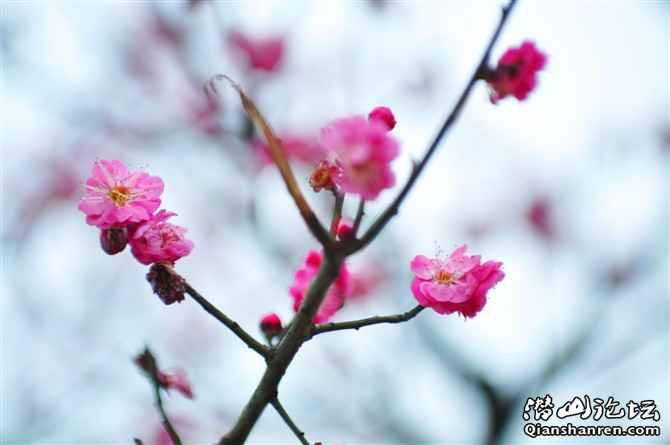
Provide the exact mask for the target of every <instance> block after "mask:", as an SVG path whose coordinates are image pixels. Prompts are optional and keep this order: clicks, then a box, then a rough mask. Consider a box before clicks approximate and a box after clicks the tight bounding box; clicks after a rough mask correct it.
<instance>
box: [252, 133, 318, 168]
mask: <svg viewBox="0 0 670 445" xmlns="http://www.w3.org/2000/svg"><path fill="white" fill-rule="evenodd" d="M279 139H280V140H281V145H282V147H283V148H284V155H285V156H286V158H287V159H289V160H295V161H298V162H302V163H303V164H308V165H315V164H316V163H318V162H319V161H320V160H322V159H323V158H325V157H326V151H325V150H324V149H323V148H322V147H321V146H320V145H319V144H318V143H317V142H316V141H314V140H312V139H311V138H309V137H304V136H298V135H295V134H283V135H282V136H281V137H280V138H279ZM251 148H252V150H253V151H254V152H255V154H256V157H257V158H258V163H259V165H260V166H261V167H264V166H266V165H270V164H272V163H273V162H274V161H273V160H272V156H271V155H270V148H269V147H268V146H267V144H266V143H265V141H264V140H262V139H260V138H255V139H253V140H252V141H251Z"/></svg>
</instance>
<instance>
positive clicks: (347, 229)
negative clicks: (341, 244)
mask: <svg viewBox="0 0 670 445" xmlns="http://www.w3.org/2000/svg"><path fill="white" fill-rule="evenodd" d="M353 236H354V226H352V225H351V223H350V222H349V221H346V220H344V219H340V221H339V222H338V223H337V237H338V238H339V239H341V240H347V239H351V238H352V237H353Z"/></svg>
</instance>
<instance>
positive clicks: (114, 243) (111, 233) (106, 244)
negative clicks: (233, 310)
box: [100, 227, 128, 255]
mask: <svg viewBox="0 0 670 445" xmlns="http://www.w3.org/2000/svg"><path fill="white" fill-rule="evenodd" d="M127 244H128V229H127V228H126V227H112V228H110V229H102V230H100V247H102V250H103V251H104V252H105V253H106V254H108V255H116V254H117V253H119V252H122V251H123V249H125V248H126V245H127Z"/></svg>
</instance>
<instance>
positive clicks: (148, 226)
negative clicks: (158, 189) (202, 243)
mask: <svg viewBox="0 0 670 445" xmlns="http://www.w3.org/2000/svg"><path fill="white" fill-rule="evenodd" d="M175 215H176V213H173V212H168V211H166V210H161V211H160V212H158V213H157V214H155V215H154V216H153V217H152V218H151V219H150V220H149V221H146V222H144V223H142V224H140V225H139V226H138V227H137V229H135V231H134V233H133V235H132V238H131V239H130V246H131V252H132V254H133V255H134V256H135V258H137V261H139V262H140V263H142V264H151V263H158V262H167V263H174V262H175V261H177V260H178V259H179V258H182V257H184V256H186V255H188V254H189V253H191V250H192V249H193V242H192V241H190V240H188V239H186V237H185V236H184V234H185V233H186V229H185V228H184V227H180V226H176V225H174V224H171V223H169V222H167V220H168V219H170V218H171V217H173V216H175Z"/></svg>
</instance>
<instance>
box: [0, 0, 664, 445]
mask: <svg viewBox="0 0 670 445" xmlns="http://www.w3.org/2000/svg"><path fill="white" fill-rule="evenodd" d="M501 5H502V3H501V2H500V1H495V0H494V1H485V0H478V1H476V2H466V1H438V0H434V1H421V2H418V1H417V2H410V1H406V2H391V1H384V0H375V1H372V0H370V1H349V2H309V1H291V2H282V1H250V2H211V1H206V0H201V1H195V0H191V1H176V0H175V1H153V2H150V1H133V2H112V1H96V2H89V1H53V2H50V1H23V2H19V1H8V2H4V3H3V4H2V6H0V9H1V11H2V16H1V19H0V47H1V51H2V92H1V94H2V97H1V100H2V107H1V109H0V112H1V113H2V119H1V121H2V188H3V192H2V201H3V205H2V214H3V218H2V266H3V267H2V268H3V274H2V282H1V283H0V286H1V288H0V289H1V293H2V298H1V299H0V308H1V311H2V320H1V326H2V360H1V363H2V364H1V365H0V369H1V371H2V377H1V379H0V385H1V386H0V390H1V393H2V404H1V406H0V410H1V412H0V415H1V416H0V436H2V442H3V443H7V444H10V443H11V444H56V443H58V444H97V443H100V444H103V443H104V444H122V443H123V444H126V443H131V440H132V438H133V437H139V438H141V439H142V440H143V441H144V443H145V444H152V445H153V444H156V445H158V444H166V443H168V442H166V439H165V437H164V436H163V435H161V432H160V431H161V430H160V423H159V419H158V415H157V413H156V412H155V410H154V408H153V399H152V394H151V389H150V387H149V385H148V384H147V381H146V379H145V378H144V377H142V376H141V375H140V373H139V371H138V370H137V368H136V367H135V366H134V365H133V364H132V358H133V356H134V355H136V354H137V353H138V352H139V351H140V350H141V349H142V348H143V346H144V345H145V344H148V345H149V346H150V347H151V348H152V350H153V351H154V352H155V354H156V355H157V356H158V359H159V362H160V364H161V366H163V367H165V368H168V369H169V368H183V369H185V370H186V371H187V373H188V375H189V377H190V379H191V382H192V385H193V390H194V392H195V396H196V398H195V400H194V401H190V400H186V399H183V398H181V397H179V396H168V397H166V399H167V400H166V406H167V411H168V413H169V414H170V415H171V416H172V417H174V418H175V419H176V424H177V427H178V429H179V430H180V431H181V432H182V436H183V438H184V439H185V440H186V442H187V443H212V442H214V441H215V440H216V439H218V438H219V437H220V436H221V435H222V434H223V433H224V432H225V431H227V430H228V429H229V427H230V426H231V425H232V423H233V422H234V421H235V420H236V418H237V416H238V414H239V413H240V410H241V408H242V407H243V405H244V404H245V403H246V401H247V400H248V398H249V396H250V394H251V392H252V391H253V389H254V388H255V386H256V384H257V382H258V380H259V378H260V376H261V374H262V372H263V370H264V363H263V361H262V360H261V359H260V358H259V357H258V356H257V355H256V354H255V353H253V352H252V351H250V350H249V349H247V347H246V346H245V345H243V344H242V343H241V342H240V341H239V340H237V338H235V337H234V336H233V335H232V334H231V333H230V332H229V331H227V330H226V329H224V328H223V327H222V326H221V325H219V324H218V323H217V322H216V321H215V320H214V319H212V318H211V317H210V316H209V315H207V314H206V313H204V312H203V311H202V309H201V308H200V307H199V306H197V305H196V304H195V303H194V302H193V301H192V300H190V299H189V298H187V299H186V300H185V301H184V302H182V303H181V304H174V305H171V306H165V305H163V304H162V303H161V302H160V300H159V299H158V298H157V297H156V296H155V295H152V292H151V289H150V287H149V284H148V283H147V282H146V280H145V274H146V272H147V270H146V267H144V266H142V265H140V264H139V263H138V262H137V261H135V260H134V259H133V258H132V256H131V255H130V253H129V252H127V251H126V252H124V253H123V254H120V255H116V256H113V257H110V256H107V255H105V254H104V253H103V252H101V249H100V247H99V241H98V230H97V229H95V228H93V227H90V226H87V225H86V224H85V222H84V215H83V214H82V213H80V212H79V211H78V210H77V201H78V199H79V197H80V196H81V195H82V192H83V185H82V184H83V181H84V180H85V178H86V177H87V176H88V174H89V172H90V169H91V167H92V165H93V162H94V161H95V160H96V159H100V158H103V159H105V158H106V159H110V158H116V159H120V160H123V161H124V162H126V163H127V164H128V165H129V166H130V167H131V169H140V168H141V169H146V170H147V171H149V172H150V173H151V174H154V175H159V176H161V177H162V178H163V179H164V181H165V192H164V194H163V207H165V208H168V209H170V210H173V211H175V212H177V213H178V216H177V217H176V218H175V219H174V222H175V223H177V224H179V225H183V226H185V227H188V229H189V238H190V239H192V240H193V241H194V242H195V249H194V251H193V252H192V253H191V255H190V256H188V257H186V258H184V259H182V260H181V261H180V262H179V264H178V266H177V270H178V272H179V273H181V274H182V275H183V276H184V277H186V278H187V280H188V281H189V282H190V283H191V284H192V285H193V286H194V287H195V288H196V289H198V290H199V291H200V292H201V293H202V294H203V295H205V296H206V297H207V298H208V299H209V300H210V301H212V302H213V303H214V304H216V305H217V306H218V307H219V308H220V309H221V310H223V311H224V312H225V313H226V314H228V315H229V316H231V317H232V318H234V319H236V320H237V321H239V322H240V323H241V324H242V325H243V326H244V327H245V328H246V329H247V330H248V331H250V332H252V333H254V334H255V335H256V336H257V337H258V338H260V335H259V332H258V320H259V318H260V316H261V315H263V314H264V313H267V312H269V311H276V312H278V313H279V314H280V315H281V316H282V317H283V319H284V320H285V321H287V320H289V319H290V317H291V315H292V310H291V305H292V300H291V298H290V296H289V294H288V287H289V286H290V285H291V283H292V281H293V273H294V272H295V270H296V269H297V268H298V267H299V266H300V265H301V264H302V261H303V259H304V257H305V255H306V252H307V251H308V250H309V249H312V248H316V247H317V244H316V242H315V241H314V240H313V239H312V238H311V236H310V235H309V233H308V232H307V230H306V229H305V227H304V224H303V223H302V221H301V220H300V219H299V216H298V212H297V211H296V209H295V207H294V205H293V203H292V202H291V201H290V199H289V197H288V194H287V193H286V192H285V189H284V186H283V185H282V183H281V180H280V178H279V175H278V173H277V171H276V169H274V168H273V167H272V166H271V165H267V163H266V162H265V161H264V156H263V152H262V149H260V148H259V144H258V143H256V142H254V136H253V133H252V131H250V128H249V126H248V124H247V123H246V122H245V119H244V116H243V112H242V110H241V107H240V104H239V100H238V99H237V98H236V97H235V96H234V94H233V93H232V91H230V88H227V87H223V86H221V88H219V90H220V91H221V93H222V97H221V98H220V101H212V100H210V99H208V96H207V95H206V94H205V93H204V92H203V85H204V84H205V83H206V82H207V81H208V80H209V79H211V77H212V76H214V75H215V74H218V73H225V74H228V75H229V76H231V77H232V78H234V79H236V80H237V81H238V82H239V83H240V84H241V85H242V86H243V87H244V88H245V89H246V91H247V92H248V93H249V95H250V96H252V97H253V98H254V99H255V100H256V101H257V103H258V105H259V107H260V108H261V110H262V111H263V112H264V113H265V115H266V117H267V118H268V120H269V121H270V122H271V124H272V125H273V126H274V128H275V130H276V131H277V133H278V134H279V135H280V136H282V137H284V138H288V137H293V138H295V139H296V140H297V141H298V142H296V143H297V144H298V147H299V146H300V141H302V142H304V143H309V141H311V140H313V138H315V137H317V136H318V131H319V129H320V127H322V126H323V125H325V124H326V123H328V122H329V121H330V120H332V119H334V118H338V117H342V116H346V115H351V114H367V112H368V111H370V110H371V109H372V108H373V107H374V106H377V105H387V106H389V107H391V108H392V109H393V111H394V113H395V115H396V118H397V120H398V125H397V127H396V129H395V130H394V134H395V136H396V137H398V139H399V140H400V141H401V144H402V145H401V147H402V155H401V156H400V158H398V159H397V160H396V161H394V164H393V166H394V167H393V168H394V171H395V172H396V175H397V177H398V183H402V182H403V181H404V179H405V178H407V176H408V174H409V171H410V168H411V161H412V159H417V158H418V157H419V156H421V154H422V153H423V152H424V151H425V149H426V147H427V146H428V144H429V142H430V141H431V140H432V138H433V137H434V135H435V133H436V131H437V129H438V128H439V126H440V124H441V122H442V121H443V119H444V117H445V116H446V114H447V112H448V111H449V110H450V109H451V106H452V105H453V103H454V101H455V100H456V98H457V97H458V94H459V93H460V91H461V89H462V88H463V87H464V85H465V83H466V82H467V79H468V77H469V76H470V74H471V73H472V70H473V69H474V67H475V65H476V63H477V61H478V59H479V57H480V56H481V51H482V49H483V48H484V46H485V44H486V42H487V41H488V39H489V37H490V34H491V32H492V30H493V28H494V26H495V24H496V23H497V20H498V17H499V8H500V6H501ZM524 39H531V40H533V41H535V42H536V44H537V46H538V47H539V48H540V49H541V50H543V51H544V52H545V53H546V54H547V55H548V57H549V61H548V65H547V67H546V69H545V70H544V71H542V72H541V73H540V84H539V87H538V88H537V90H536V91H535V92H534V93H532V94H531V96H530V97H529V99H528V100H526V101H524V102H522V103H519V102H517V101H516V100H515V99H507V100H503V101H502V102H501V103H500V104H498V105H497V106H493V105H491V103H490V102H489V100H488V93H487V89H486V86H485V85H483V84H479V85H477V86H476V88H475V90H474V91H473V94H472V96H471V98H470V100H469V103H468V104H467V106H466V108H465V112H464V113H463V115H462V117H461V119H460V121H459V122H458V124H457V125H456V127H455V128H454V129H453V131H452V132H451V133H450V134H449V135H448V137H447V138H446V140H445V141H444V142H443V144H442V146H441V148H440V150H439V152H438V154H437V156H436V157H435V158H434V160H433V161H432V163H431V164H430V165H429V167H428V169H427V170H426V171H425V174H424V175H423V176H422V178H421V179H420V180H419V182H418V184H417V186H416V187H415V189H414V190H413V191H412V193H411V195H410V196H409V199H408V201H407V202H406V204H405V206H404V207H403V208H402V211H401V212H400V214H399V215H398V216H397V217H396V218H395V219H394V220H393V222H392V223H391V224H389V226H388V227H387V229H386V230H385V231H384V233H383V235H382V236H381V237H380V238H378V239H377V240H376V241H375V243H374V244H373V245H372V247H370V248H369V249H367V250H366V251H365V252H363V253H360V254H358V255H356V256H355V257H353V258H352V259H351V261H350V263H349V265H350V270H351V271H352V273H353V274H354V277H355V279H356V283H357V286H358V288H357V289H358V291H357V293H356V297H355V298H351V299H350V300H349V301H348V302H347V304H346V306H345V307H344V308H343V310H341V311H340V312H339V313H338V314H337V315H336V316H335V318H334V320H335V321H344V320H349V319H354V318H361V317H367V316H371V315H384V314H392V313H397V312H404V311H405V310H408V309H410V308H412V307H413V306H414V304H415V301H414V299H413V297H412V295H411V292H410V290H409V284H410V281H411V277H412V275H411V272H410V270H409V261H410V260H411V259H412V258H413V257H414V256H415V255H417V254H425V255H428V256H432V255H434V254H435V253H436V251H439V250H442V251H447V252H449V251H451V250H452V249H453V248H454V247H456V246H457V245H460V244H462V243H467V244H468V245H469V246H470V249H471V252H473V253H481V254H482V256H483V258H484V259H496V260H501V261H503V262H504V270H505V272H506V274H507V277H506V278H505V280H504V281H503V282H502V283H500V284H499V285H498V286H497V287H496V288H495V289H494V290H492V291H491V292H490V294H489V297H490V298H489V303H488V305H487V306H486V308H485V310H484V311H483V312H482V313H481V314H480V315H478V316H477V317H476V318H474V319H469V320H467V321H464V320H463V318H462V317H458V316H455V315H452V316H448V317H445V316H439V315H438V314H436V313H434V312H433V311H425V312H424V313H422V314H421V315H420V316H419V317H417V319H415V320H412V321H411V322H408V323H405V324H402V325H387V326H377V327H370V328H366V329H364V330H361V331H345V332H341V333H332V334H327V335H323V336H320V337H318V338H317V339H315V340H313V341H310V342H309V343H307V344H306V345H305V346H304V347H303V349H302V350H301V351H300V353H299V355H298V356H297V358H296V360H295V361H294V363H293V364H292V366H291V367H290V368H289V370H288V372H287V375H286V377H285V378H284V380H283V382H282V384H281V386H280V398H281V399H282V401H283V404H284V406H285V407H286V409H287V410H288V412H289V413H290V414H291V415H292V417H293V419H294V420H295V421H296V423H298V425H299V426H300V427H301V428H302V429H304V430H305V432H306V435H307V438H308V439H309V440H311V441H312V442H315V441H322V442H323V443H324V444H373V443H374V444H387V443H388V444H390V443H398V444H400V443H402V444H419V443H434V444H461V443H465V444H471V443H472V444H475V443H477V444H478V443H482V444H484V443H489V444H492V443H524V442H526V443H531V442H533V440H532V439H529V438H527V437H525V436H524V435H523V431H522V425H523V421H522V417H521V414H522V412H523V406H524V403H525V401H526V399H527V398H529V397H537V396H543V395H545V394H547V393H548V394H551V395H552V397H553V398H554V401H555V403H556V404H557V406H559V404H561V403H563V402H565V401H567V400H570V399H572V398H573V397H574V396H583V395H585V394H587V395H589V396H591V397H592V398H593V397H601V398H604V399H607V397H609V396H613V397H614V398H615V399H616V400H619V401H622V405H623V404H625V403H626V402H627V401H628V400H636V401H639V400H644V399H653V400H655V401H656V405H657V407H658V410H659V412H660V413H661V421H660V422H658V423H656V422H653V421H643V420H640V419H636V420H633V421H629V420H625V419H624V420H623V421H622V422H618V421H614V420H609V421H608V420H603V421H601V422H593V421H592V420H591V421H584V422H582V423H584V424H599V423H600V424H603V423H604V424H619V423H620V424H622V425H626V426H628V425H637V424H642V425H660V426H661V432H662V436H661V437H655V438H642V437H640V438H635V440H631V438H589V439H581V442H580V443H582V442H583V443H585V442H604V441H607V442H620V443H670V435H669V433H670V422H668V418H670V387H669V385H670V384H669V381H670V379H669V375H670V369H669V366H670V359H669V355H670V352H669V350H670V335H669V334H670V332H669V330H670V328H669V326H670V325H669V321H670V312H669V311H670V308H669V280H668V274H669V265H668V251H669V247H670V245H669V239H668V227H669V224H668V223H669V221H668V209H669V204H670V200H669V196H668V191H669V188H670V181H669V178H668V176H669V172H670V170H669V159H670V91H669V90H670V77H669V76H670V67H669V65H670V48H669V42H670V4H669V3H668V2H663V1H655V2H654V1H648V2H638V1H614V2H604V1H577V0H571V1H542V2H540V1H523V0H522V1H520V2H519V4H518V6H517V8H516V10H515V11H514V13H513V14H512V17H511V18H510V21H509V23H508V26H507V27H506V29H505V31H504V32H503V34H502V36H501V38H500V40H499V42H498V45H497V46H496V48H495V49H494V52H493V61H496V60H497V58H498V57H499V56H500V55H501V54H502V52H503V51H504V50H505V49H506V48H508V47H510V46H517V45H518V44H520V43H521V41H523V40H524ZM305 141H307V142H305ZM296 153H297V154H295V155H294V154H292V155H291V156H292V162H293V164H294V168H295V171H296V175H297V177H298V179H299V181H300V182H301V186H302V188H303V190H304V192H305V194H306V195H307V197H308V199H309V200H310V202H311V203H312V205H313V206H314V207H315V208H316V209H318V212H319V213H320V215H321V219H322V220H326V219H327V218H328V215H329V214H330V208H331V205H332V202H331V199H329V198H332V197H331V196H330V195H327V194H325V193H321V194H318V195H317V194H314V193H313V192H312V191H311V189H310V188H309V186H308V183H307V178H308V175H309V172H310V168H311V167H313V160H312V159H309V156H301V155H300V151H299V150H296ZM395 193H396V191H395V190H392V191H385V192H384V193H383V194H382V195H381V197H380V198H379V199H378V200H377V201H375V202H374V203H372V204H370V205H368V208H367V211H368V217H367V218H366V219H365V220H364V223H363V224H364V226H365V224H369V223H370V220H372V219H373V218H374V216H375V215H376V214H378V213H379V212H381V211H382V210H383V209H384V207H385V204H386V203H388V202H389V201H390V200H391V199H392V198H393V196H394V194H395ZM355 206H356V200H354V199H350V200H347V202H346V203H345V215H347V216H349V217H353V216H354V212H355ZM552 420H554V419H552ZM549 423H551V422H549ZM573 423H575V424H578V423H579V422H578V421H575V422H573ZM556 424H564V422H560V421H559V422H558V423H556ZM250 441H251V442H253V443H264V444H274V443H294V442H295V439H294V437H293V436H292V434H291V432H290V431H289V430H288V428H287V427H286V425H284V424H283V422H282V421H281V419H280V418H279V416H278V415H277V414H276V413H275V412H274V411H273V410H271V409H268V410H266V412H265V413H264V415H263V417H262V418H261V420H260V421H259V423H258V424H257V425H256V427H255V428H254V430H253V433H252V436H251V439H250ZM537 441H541V442H542V443H546V442H554V443H576V442H578V441H579V439H576V438H554V439H549V438H543V439H535V442H537Z"/></svg>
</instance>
